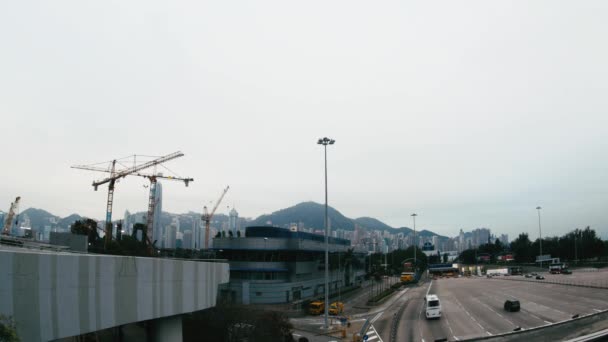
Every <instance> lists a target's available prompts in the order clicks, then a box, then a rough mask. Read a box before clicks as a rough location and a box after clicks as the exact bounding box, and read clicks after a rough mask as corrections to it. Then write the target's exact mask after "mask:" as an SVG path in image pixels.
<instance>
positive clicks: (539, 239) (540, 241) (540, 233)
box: [536, 206, 543, 268]
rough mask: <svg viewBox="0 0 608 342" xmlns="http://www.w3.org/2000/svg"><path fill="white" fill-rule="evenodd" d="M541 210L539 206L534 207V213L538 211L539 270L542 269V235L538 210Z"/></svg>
mask: <svg viewBox="0 0 608 342" xmlns="http://www.w3.org/2000/svg"><path fill="white" fill-rule="evenodd" d="M541 209H542V208H541V207H540V206H538V207H536V211H538V236H539V238H538V242H539V244H540V268H543V233H542V231H541V229H540V210H541Z"/></svg>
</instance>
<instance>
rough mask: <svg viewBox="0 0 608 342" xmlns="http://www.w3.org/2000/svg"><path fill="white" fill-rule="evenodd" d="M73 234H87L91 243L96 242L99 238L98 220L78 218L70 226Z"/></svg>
mask: <svg viewBox="0 0 608 342" xmlns="http://www.w3.org/2000/svg"><path fill="white" fill-rule="evenodd" d="M70 231H71V232H72V234H78V235H86V236H87V237H88V241H89V244H95V243H96V242H97V240H99V233H98V232H97V222H96V221H95V220H91V219H84V220H78V221H76V222H74V223H73V224H72V225H71V226H70Z"/></svg>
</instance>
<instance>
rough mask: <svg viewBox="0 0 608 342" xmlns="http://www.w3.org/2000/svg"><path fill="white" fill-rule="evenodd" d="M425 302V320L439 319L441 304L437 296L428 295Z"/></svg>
mask: <svg viewBox="0 0 608 342" xmlns="http://www.w3.org/2000/svg"><path fill="white" fill-rule="evenodd" d="M425 301H426V310H425V311H426V319H431V318H441V302H440V301H439V297H437V295H434V294H432V295H428V296H426V298H425Z"/></svg>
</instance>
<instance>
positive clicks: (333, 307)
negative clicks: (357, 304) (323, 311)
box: [328, 302, 344, 315]
mask: <svg viewBox="0 0 608 342" xmlns="http://www.w3.org/2000/svg"><path fill="white" fill-rule="evenodd" d="M328 311H329V314H330V315H339V314H341V313H342V312H344V303H342V302H333V303H331V304H330V305H329V310H328Z"/></svg>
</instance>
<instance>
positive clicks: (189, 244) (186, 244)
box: [182, 230, 193, 249]
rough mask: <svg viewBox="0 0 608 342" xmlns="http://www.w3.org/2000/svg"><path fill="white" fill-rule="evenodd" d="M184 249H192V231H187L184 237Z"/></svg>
mask: <svg viewBox="0 0 608 342" xmlns="http://www.w3.org/2000/svg"><path fill="white" fill-rule="evenodd" d="M182 248H186V249H192V248H193V246H192V231H191V230H186V231H184V234H183V235H182Z"/></svg>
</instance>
